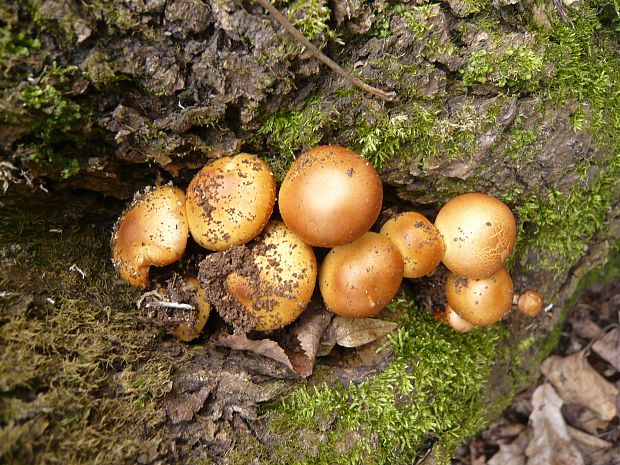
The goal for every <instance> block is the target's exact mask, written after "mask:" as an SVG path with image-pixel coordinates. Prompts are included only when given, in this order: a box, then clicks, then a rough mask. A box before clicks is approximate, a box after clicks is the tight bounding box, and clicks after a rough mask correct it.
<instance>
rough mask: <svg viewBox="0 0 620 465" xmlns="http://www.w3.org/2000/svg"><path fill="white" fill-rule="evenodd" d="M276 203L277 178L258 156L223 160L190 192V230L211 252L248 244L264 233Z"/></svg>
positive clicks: (206, 171) (205, 169)
mask: <svg viewBox="0 0 620 465" xmlns="http://www.w3.org/2000/svg"><path fill="white" fill-rule="evenodd" d="M275 199H276V184H275V180H274V178H273V174H272V173H271V170H270V169H269V166H267V164H266V163H265V162H264V161H262V160H261V159H260V158H258V157H257V156H256V155H250V154H248V153H240V154H238V155H235V156H232V157H222V158H219V159H217V160H215V161H214V162H212V163H211V164H209V165H207V166H205V167H203V168H202V169H201V170H200V171H199V172H198V173H197V174H196V176H194V179H192V181H191V182H190V184H189V187H188V188H187V219H188V221H189V230H190V232H191V234H192V237H193V238H194V240H195V241H196V242H197V243H198V244H199V245H200V246H202V247H204V248H205V249H208V250H216V251H220V250H226V249H228V248H229V247H231V246H233V245H238V244H245V243H247V242H249V241H250V240H252V239H254V238H255V237H256V236H258V234H260V232H261V231H262V230H263V228H264V227H265V225H266V224H267V222H268V221H269V217H270V216H271V212H272V211H273V206H274V204H275Z"/></svg>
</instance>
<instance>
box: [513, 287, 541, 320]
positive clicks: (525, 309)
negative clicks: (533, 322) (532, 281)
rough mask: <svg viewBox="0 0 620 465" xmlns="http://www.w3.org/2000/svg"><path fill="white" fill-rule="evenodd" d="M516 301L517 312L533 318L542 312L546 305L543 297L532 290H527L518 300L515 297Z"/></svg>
mask: <svg viewBox="0 0 620 465" xmlns="http://www.w3.org/2000/svg"><path fill="white" fill-rule="evenodd" d="M515 299H516V300H517V310H519V311H520V312H521V313H523V314H525V315H527V316H529V317H532V318H534V317H535V316H536V315H538V314H539V313H540V312H541V311H542V308H543V305H544V301H543V298H542V295H540V293H539V292H537V291H534V290H532V289H526V290H525V291H523V293H522V294H521V295H520V296H519V297H518V298H516V296H515Z"/></svg>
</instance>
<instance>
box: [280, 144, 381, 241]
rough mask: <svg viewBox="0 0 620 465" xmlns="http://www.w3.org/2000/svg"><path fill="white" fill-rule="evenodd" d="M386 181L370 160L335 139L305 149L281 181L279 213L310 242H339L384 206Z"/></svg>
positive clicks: (369, 221)
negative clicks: (327, 143) (339, 143)
mask: <svg viewBox="0 0 620 465" xmlns="http://www.w3.org/2000/svg"><path fill="white" fill-rule="evenodd" d="M382 201H383V185H382V183H381V178H380V177H379V175H378V174H377V171H376V170H375V169H374V168H373V167H372V165H371V164H370V163H369V162H368V161H367V160H365V159H364V158H362V157H360V156H359V155H358V154H356V153H355V152H353V151H351V150H348V149H346V148H344V147H340V146H337V145H325V146H321V147H316V148H314V149H312V150H309V151H308V152H306V153H304V154H303V155H301V156H300V157H299V158H298V159H297V160H296V161H295V163H294V164H293V166H292V167H291V169H290V170H289V171H288V173H287V174H286V176H285V178H284V181H283V182H282V186H281V187H280V195H279V207H280V214H281V215H282V219H283V220H284V222H285V223H286V225H287V226H288V227H289V228H290V229H291V230H292V231H293V232H295V233H296V234H298V235H299V236H300V237H301V238H302V239H303V240H304V241H305V242H306V243H308V244H310V245H313V246H317V247H335V246H338V245H342V244H347V243H350V242H353V241H354V240H356V239H358V238H360V237H361V236H362V235H363V234H364V233H365V232H367V231H368V230H369V229H370V227H371V226H372V224H373V223H374V222H375V220H376V219H377V217H378V216H379V213H380V211H381V203H382Z"/></svg>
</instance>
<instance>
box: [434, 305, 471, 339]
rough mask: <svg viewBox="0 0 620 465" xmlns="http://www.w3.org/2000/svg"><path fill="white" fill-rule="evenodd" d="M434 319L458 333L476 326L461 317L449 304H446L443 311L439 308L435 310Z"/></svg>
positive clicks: (465, 331)
mask: <svg viewBox="0 0 620 465" xmlns="http://www.w3.org/2000/svg"><path fill="white" fill-rule="evenodd" d="M435 319H436V320H438V321H441V322H442V323H446V324H447V325H448V326H450V327H451V328H452V329H453V330H455V331H456V332H458V333H467V332H469V331H471V330H472V329H474V328H475V327H476V326H475V325H472V324H471V323H470V322H469V321H467V320H464V319H463V318H461V317H460V316H459V315H458V314H457V313H456V312H455V311H454V310H453V309H452V307H450V305H449V304H446V306H445V308H444V309H443V311H441V310H440V311H437V312H435Z"/></svg>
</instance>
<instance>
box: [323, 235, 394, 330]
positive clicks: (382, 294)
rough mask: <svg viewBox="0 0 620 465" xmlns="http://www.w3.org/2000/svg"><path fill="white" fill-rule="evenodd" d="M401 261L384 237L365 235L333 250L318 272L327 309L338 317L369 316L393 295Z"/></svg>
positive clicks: (382, 306)
mask: <svg viewBox="0 0 620 465" xmlns="http://www.w3.org/2000/svg"><path fill="white" fill-rule="evenodd" d="M403 269H404V261H403V257H402V255H401V254H400V252H399V251H398V248H397V247H396V245H394V243H393V242H392V241H391V240H390V239H388V238H387V237H385V236H383V235H381V234H377V233H373V232H367V233H366V234H364V235H363V236H362V237H361V238H359V239H357V240H356V241H354V242H352V243H351V244H345V245H341V246H338V247H335V248H333V249H332V250H331V251H330V252H329V253H328V254H327V256H326V257H325V259H324V260H323V263H322V264H321V269H320V270H319V287H320V289H321V294H322V295H323V300H324V301H325V304H326V305H327V307H328V308H329V309H330V310H332V311H333V312H334V313H336V314H337V315H340V316H347V317H359V318H362V317H370V316H373V315H376V314H377V313H379V312H380V311H381V310H383V308H384V307H385V306H386V305H387V304H388V303H389V302H390V301H391V300H392V298H393V297H394V296H395V295H396V292H397V291H398V288H399V287H400V284H401V282H402V279H403Z"/></svg>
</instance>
